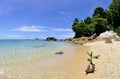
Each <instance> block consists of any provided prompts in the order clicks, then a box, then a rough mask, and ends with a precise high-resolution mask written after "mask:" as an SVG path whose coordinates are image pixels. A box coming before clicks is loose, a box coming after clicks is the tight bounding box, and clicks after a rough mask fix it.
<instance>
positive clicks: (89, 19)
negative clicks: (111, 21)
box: [84, 17, 92, 24]
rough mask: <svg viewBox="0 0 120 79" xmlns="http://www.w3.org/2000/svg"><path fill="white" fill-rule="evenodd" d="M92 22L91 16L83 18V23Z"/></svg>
mask: <svg viewBox="0 0 120 79" xmlns="http://www.w3.org/2000/svg"><path fill="white" fill-rule="evenodd" d="M91 22H92V18H91V17H87V18H85V19H84V23H85V24H90V23H91Z"/></svg>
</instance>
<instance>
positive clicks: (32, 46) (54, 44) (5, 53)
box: [0, 40, 73, 71]
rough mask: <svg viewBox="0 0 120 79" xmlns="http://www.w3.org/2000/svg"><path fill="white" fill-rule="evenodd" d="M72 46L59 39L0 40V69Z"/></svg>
mask: <svg viewBox="0 0 120 79" xmlns="http://www.w3.org/2000/svg"><path fill="white" fill-rule="evenodd" d="M72 47H73V46H72V44H70V43H65V42H61V41H43V40H0V71H1V70H4V69H9V68H11V67H12V66H13V65H17V64H18V65H19V64H21V63H24V62H29V61H32V60H37V59H39V60H40V59H41V60H42V59H45V58H48V57H51V56H53V55H54V53H55V52H59V51H65V50H68V49H71V48H72Z"/></svg>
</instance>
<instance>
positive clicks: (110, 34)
mask: <svg viewBox="0 0 120 79" xmlns="http://www.w3.org/2000/svg"><path fill="white" fill-rule="evenodd" d="M99 37H100V38H110V39H114V38H118V37H119V36H118V35H117V33H115V32H113V31H106V32H103V33H101V34H100V35H99Z"/></svg>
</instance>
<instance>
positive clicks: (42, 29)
mask: <svg viewBox="0 0 120 79" xmlns="http://www.w3.org/2000/svg"><path fill="white" fill-rule="evenodd" d="M11 31H22V32H45V31H47V30H45V27H44V26H26V25H22V26H21V27H18V28H14V29H12V30H11Z"/></svg>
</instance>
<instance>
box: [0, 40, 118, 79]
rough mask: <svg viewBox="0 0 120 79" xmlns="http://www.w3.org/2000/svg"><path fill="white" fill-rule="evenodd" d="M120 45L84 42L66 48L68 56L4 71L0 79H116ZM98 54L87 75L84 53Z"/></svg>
mask: <svg viewBox="0 0 120 79" xmlns="http://www.w3.org/2000/svg"><path fill="white" fill-rule="evenodd" d="M119 48H120V42H114V41H113V43H109V44H106V43H104V41H99V42H92V43H85V44H84V45H83V46H80V45H77V46H76V47H75V48H74V49H70V50H69V51H68V52H69V53H64V54H63V55H55V57H53V58H50V59H48V60H44V61H39V60H38V61H36V62H32V63H29V64H27V65H24V66H20V67H17V68H15V69H13V70H11V71H9V72H6V73H5V74H4V75H2V76H1V77H2V78H3V79H119V76H120V74H119V70H120V69H119V67H120V64H119V59H120V53H119ZM90 51H92V52H93V54H94V55H100V59H98V60H93V63H94V64H95V65H96V71H95V72H94V73H90V74H88V75H86V74H85V69H86V67H87V66H88V64H89V63H88V61H87V58H88V55H87V52H90Z"/></svg>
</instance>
